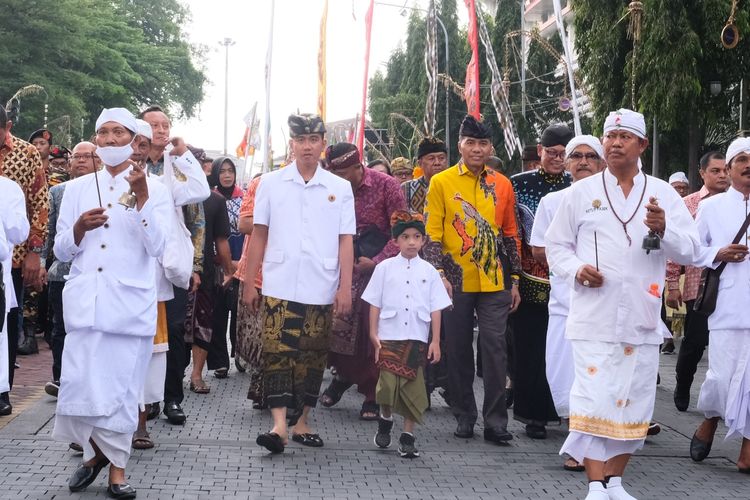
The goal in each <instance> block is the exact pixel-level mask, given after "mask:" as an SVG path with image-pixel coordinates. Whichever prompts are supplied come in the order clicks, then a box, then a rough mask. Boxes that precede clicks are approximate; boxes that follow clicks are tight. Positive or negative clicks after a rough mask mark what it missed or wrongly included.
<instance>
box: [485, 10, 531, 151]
mask: <svg viewBox="0 0 750 500" xmlns="http://www.w3.org/2000/svg"><path fill="white" fill-rule="evenodd" d="M477 17H478V18H479V37H480V38H481V40H482V45H484V55H485V56H486V58H487V66H489V68H490V74H491V75H492V84H491V85H490V89H491V93H490V95H491V96H492V106H493V107H494V108H495V113H497V121H498V122H499V123H500V127H502V129H503V136H504V139H505V152H506V153H507V154H508V158H509V159H510V158H513V153H514V152H515V151H516V150H517V151H518V152H519V153H522V152H523V145H521V139H519V138H518V134H517V133H516V126H515V124H514V123H513V114H512V113H511V111H510V104H509V103H508V94H506V92H505V88H504V87H503V84H502V81H503V78H502V76H501V75H500V69H498V67H497V60H496V59H495V51H494V50H492V39H491V38H490V33H489V31H487V25H486V24H485V23H484V18H483V17H482V16H481V15H480V16H477Z"/></svg>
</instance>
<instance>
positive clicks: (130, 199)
mask: <svg viewBox="0 0 750 500" xmlns="http://www.w3.org/2000/svg"><path fill="white" fill-rule="evenodd" d="M117 203H119V204H120V205H122V206H124V207H125V208H130V209H133V208H135V205H136V203H137V200H136V198H135V194H133V191H132V190H131V191H128V192H127V193H122V194H121V195H120V198H119V199H118V200H117Z"/></svg>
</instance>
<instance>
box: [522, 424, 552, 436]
mask: <svg viewBox="0 0 750 500" xmlns="http://www.w3.org/2000/svg"><path fill="white" fill-rule="evenodd" d="M526 435H527V436H529V437H530V438H531V439H547V429H545V428H544V426H543V425H534V424H528V425H527V426H526Z"/></svg>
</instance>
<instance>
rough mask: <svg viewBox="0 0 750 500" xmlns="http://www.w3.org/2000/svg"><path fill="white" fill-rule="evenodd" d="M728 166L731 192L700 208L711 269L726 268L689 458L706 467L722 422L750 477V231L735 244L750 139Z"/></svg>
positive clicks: (737, 143) (748, 173)
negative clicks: (698, 422)
mask: <svg viewBox="0 0 750 500" xmlns="http://www.w3.org/2000/svg"><path fill="white" fill-rule="evenodd" d="M726 163H727V167H728V169H729V177H730V179H731V181H732V186H731V187H730V188H729V190H728V191H727V192H726V193H721V194H717V195H715V196H712V197H710V198H708V199H706V200H704V201H703V202H701V204H700V205H698V217H697V222H698V232H699V233H700V238H701V243H702V244H703V245H704V247H706V249H707V253H708V256H709V258H710V260H712V261H713V263H712V264H709V266H710V267H712V268H714V269H715V268H717V267H718V266H720V265H724V266H725V267H724V269H723V271H722V272H721V277H720V280H719V293H718V296H717V300H716V310H715V311H714V312H713V314H711V315H710V316H709V317H708V329H709V331H710V332H711V345H710V348H709V350H708V372H707V373H706V380H705V381H704V382H703V385H702V386H701V392H700V396H699V397H698V409H699V410H701V411H702V412H703V413H704V415H705V417H706V418H705V420H704V421H703V422H702V423H701V425H700V427H698V430H696V431H695V435H694V436H693V439H692V440H691V442H690V457H691V458H692V459H693V460H695V461H701V460H703V459H704V458H706V457H707V456H708V453H709V452H710V451H711V444H712V443H713V439H714V433H715V432H716V426H717V425H718V423H719V419H720V418H721V419H723V420H724V424H725V425H726V426H727V436H726V439H731V438H738V437H740V438H742V447H741V449H740V457H739V459H738V460H737V468H738V470H739V471H740V472H743V473H745V474H750V315H748V314H747V310H748V309H750V261H749V260H748V258H747V255H748V247H747V241H748V237H749V236H750V229H748V228H747V227H745V228H744V231H742V234H741V236H740V240H739V241H738V243H737V244H733V241H734V239H735V237H736V236H737V234H739V233H738V232H739V231H740V229H742V228H743V227H744V226H743V224H744V223H745V220H746V219H747V218H748V214H750V200H749V199H748V198H750V137H745V138H741V139H735V140H734V141H733V142H732V143H731V144H730V145H729V148H728V149H727V157H726ZM722 263H725V264H722Z"/></svg>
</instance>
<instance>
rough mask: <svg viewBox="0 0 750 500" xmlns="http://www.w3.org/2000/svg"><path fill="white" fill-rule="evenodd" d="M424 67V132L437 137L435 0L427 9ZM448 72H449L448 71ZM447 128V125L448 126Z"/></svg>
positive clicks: (431, 1)
mask: <svg viewBox="0 0 750 500" xmlns="http://www.w3.org/2000/svg"><path fill="white" fill-rule="evenodd" d="M424 66H425V69H426V70H427V83H428V88H427V102H426V103H425V109H424V130H425V132H426V133H427V135H429V136H434V135H435V121H436V117H435V115H436V112H437V85H438V76H437V75H438V60H437V13H436V11H435V0H430V6H429V7H428V9H427V40H426V42H425V46H424ZM446 71H448V70H447V69H446ZM446 127H447V124H446Z"/></svg>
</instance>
